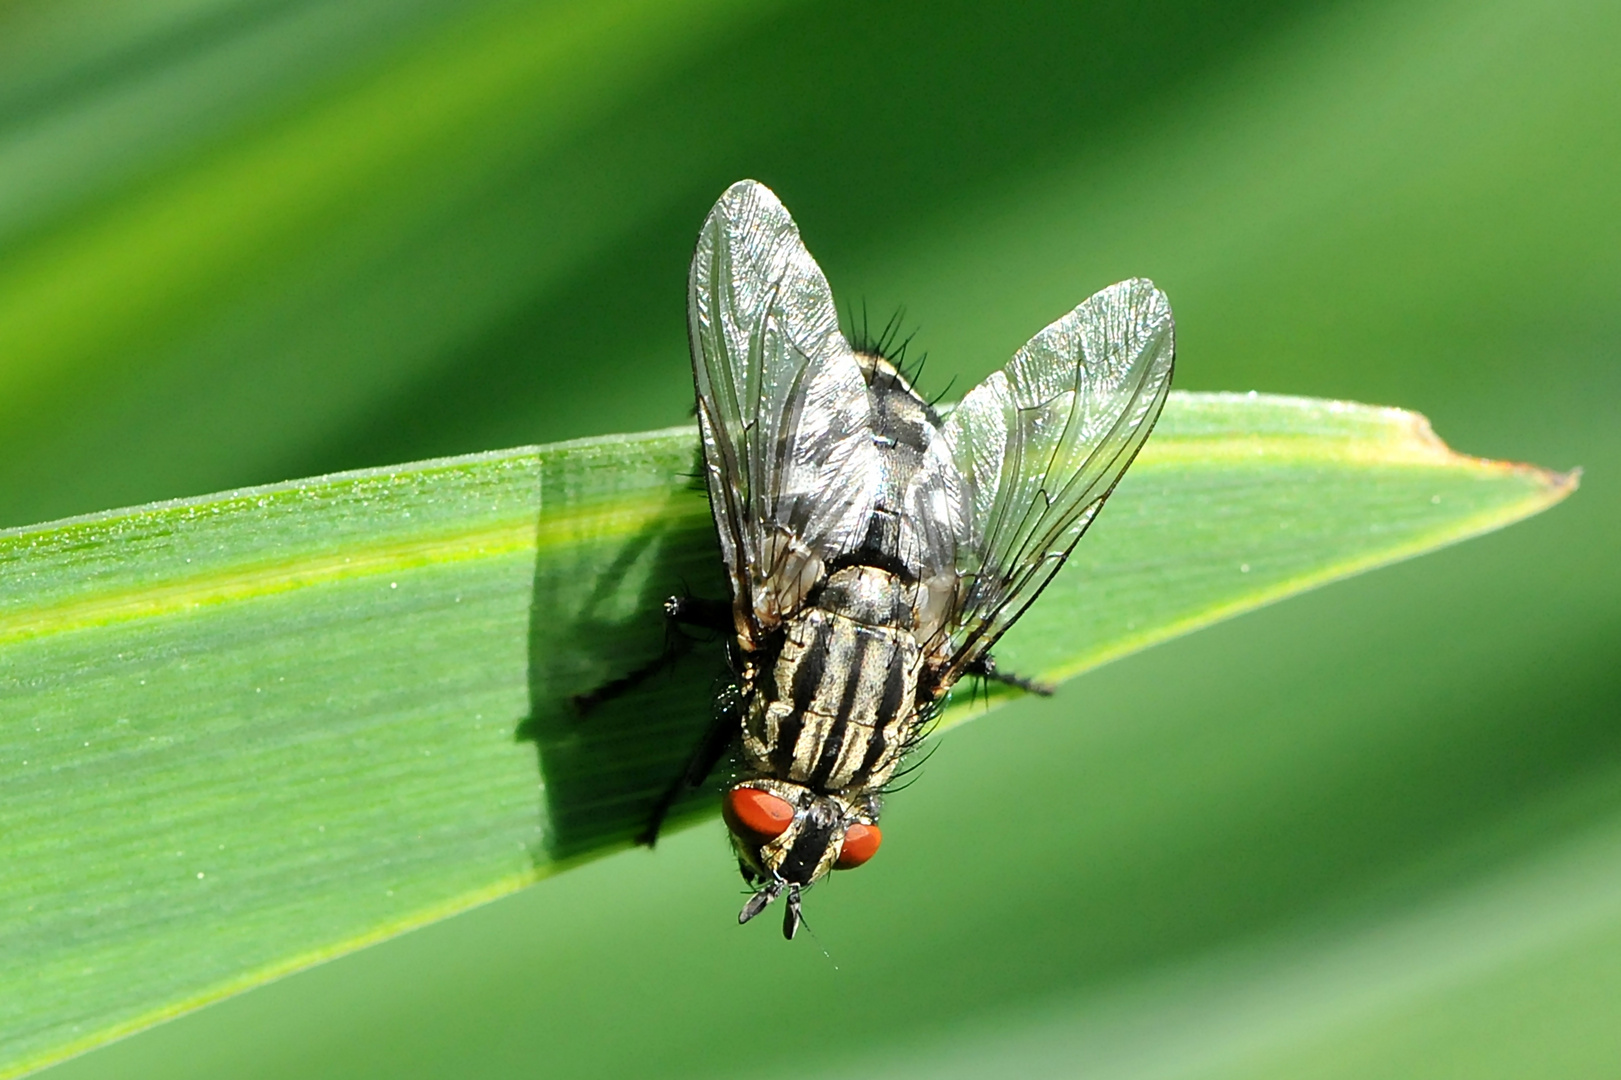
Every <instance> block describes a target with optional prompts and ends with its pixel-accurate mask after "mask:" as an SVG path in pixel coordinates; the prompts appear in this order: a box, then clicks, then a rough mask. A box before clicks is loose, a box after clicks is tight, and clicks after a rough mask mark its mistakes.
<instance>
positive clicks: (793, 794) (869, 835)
mask: <svg viewBox="0 0 1621 1080" xmlns="http://www.w3.org/2000/svg"><path fill="white" fill-rule="evenodd" d="M723 809H724V813H725V817H726V824H727V827H728V828H730V829H731V831H732V847H733V848H734V849H735V850H736V851H737V862H738V868H739V869H740V870H741V871H742V872H743V880H745V881H747V882H748V883H749V885H750V887H752V888H754V889H755V890H756V891H755V893H754V895H753V896H752V897H751V898H750V899H749V902H748V903H747V904H745V905H744V906H743V910H742V912H741V913H739V915H738V917H737V918H738V922H748V921H749V920H750V919H752V918H754V917H755V916H756V915H758V914H759V913H760V912H761V911H763V910H764V909H765V907H766V905H767V904H769V903H771V901H773V900H775V899H776V898H777V897H779V896H781V895H783V894H784V893H786V894H787V897H788V901H787V910H786V911H785V912H784V913H783V924H782V932H783V936H784V937H787V938H789V939H792V938H793V936H794V933H795V932H796V931H797V930H798V929H799V923H800V917H799V894H800V891H801V890H803V889H806V888H809V887H810V886H811V885H814V884H815V883H816V882H818V881H820V880H821V879H822V878H823V877H825V876H827V873H828V871H829V870H848V869H851V868H852V867H857V866H860V865H861V864H862V863H864V862H866V861H867V860H868V859H870V858H872V857H873V855H874V854H876V853H877V851H878V844H879V842H880V841H881V840H882V839H883V837H882V835H881V834H880V833H879V831H878V824H877V803H876V801H872V800H867V801H863V802H860V803H852V802H850V801H849V800H846V799H843V798H840V797H839V796H837V795H823V794H818V793H817V792H814V791H812V790H811V789H810V788H807V787H805V786H804V785H802V784H795V783H792V782H790V781H787V780H773V779H768V778H761V779H756V780H745V781H742V782H741V783H738V784H736V785H734V786H733V787H732V789H731V790H730V791H728V792H727V793H726V799H725V801H724V803H723Z"/></svg>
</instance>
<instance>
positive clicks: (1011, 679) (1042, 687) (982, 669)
mask: <svg viewBox="0 0 1621 1080" xmlns="http://www.w3.org/2000/svg"><path fill="white" fill-rule="evenodd" d="M965 673H966V674H969V675H978V676H979V677H980V678H982V679H984V680H985V681H986V682H999V683H1006V684H1007V685H1008V686H1016V687H1018V688H1019V689H1020V690H1023V691H1024V692H1025V693H1027V694H1040V695H1041V696H1042V697H1051V696H1052V693H1053V688H1052V687H1050V686H1048V685H1047V684H1046V683H1042V682H1037V681H1036V680H1034V679H1027V678H1025V677H1024V676H1023V675H1015V674H1013V673H1012V672H1011V671H998V670H997V669H996V659H995V658H994V657H993V656H991V654H990V653H986V654H985V655H984V656H982V657H980V658H979V659H978V660H975V661H974V662H973V663H972V664H969V665H968V667H967V668H966V669H965Z"/></svg>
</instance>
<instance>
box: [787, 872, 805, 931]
mask: <svg viewBox="0 0 1621 1080" xmlns="http://www.w3.org/2000/svg"><path fill="white" fill-rule="evenodd" d="M804 921H805V916H804V915H803V914H801V913H800V910H799V886H798V885H790V886H788V906H787V908H785V909H784V910H783V913H782V936H783V937H784V938H787V939H788V940H789V941H792V940H794V935H795V934H797V933H798V932H799V927H800V924H801V923H803V922H804Z"/></svg>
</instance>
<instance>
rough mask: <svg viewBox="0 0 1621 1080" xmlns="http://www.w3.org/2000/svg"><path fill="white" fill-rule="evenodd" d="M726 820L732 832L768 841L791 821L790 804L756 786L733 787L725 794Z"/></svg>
mask: <svg viewBox="0 0 1621 1080" xmlns="http://www.w3.org/2000/svg"><path fill="white" fill-rule="evenodd" d="M725 810H726V823H727V824H728V825H730V826H731V827H732V831H733V832H735V833H738V834H739V835H742V834H744V833H750V834H753V835H754V836H759V837H764V838H765V839H767V840H769V839H771V838H772V837H774V836H781V835H782V834H783V833H785V832H787V831H788V826H790V825H792V824H793V823H794V807H793V804H792V803H790V802H789V801H788V800H787V799H784V798H780V797H778V796H776V795H773V794H771V792H769V791H761V790H760V789H759V788H751V787H740V788H733V789H732V790H731V791H728V792H727V793H726V806H725Z"/></svg>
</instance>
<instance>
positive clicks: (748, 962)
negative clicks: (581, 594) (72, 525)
mask: <svg viewBox="0 0 1621 1080" xmlns="http://www.w3.org/2000/svg"><path fill="white" fill-rule="evenodd" d="M1618 50H1621V7H1618V6H1617V5H1615V4H1613V3H1605V2H1599V0H1594V2H1588V3H1582V2H1547V0H1543V2H1537V3H1533V2H1530V0H1516V2H1492V0H1486V2H1479V0H1476V2H1463V0H1404V2H1395V0H1346V2H1342V3H1321V2H1319V3H1300V2H1288V0H1275V2H1270V3H1248V4H1242V5H1238V4H1215V3H1209V4H1196V3H1174V2H1170V0H1157V2H1154V0H1151V2H1143V3H1127V2H1123V0H1116V2H1105V3H1100V2H1091V3H1083V4H1072V3H1032V4H1023V5H1019V6H1017V7H1009V8H1008V9H1007V10H1004V9H1002V8H999V7H997V8H993V7H990V6H985V5H978V4H966V3H936V4H929V5H922V4H918V5H904V4H873V3H830V4H819V5H812V4H809V3H802V4H787V3H776V4H755V5H745V4H741V3H727V2H721V0H708V2H698V0H686V2H682V3H671V2H666V3H648V2H634V0H612V2H607V3H603V2H598V3H590V4H586V3H579V4H570V3H550V4H548V3H538V2H528V3H515V2H510V0H494V2H482V3H468V2H465V0H463V2H458V3H450V2H448V0H387V2H385V0H325V2H289V0H149V2H144V3H134V2H132V0H111V2H109V0H56V2H50V3H47V2H43V0H10V2H7V3H3V4H0V525H15V524H24V523H28V522H34V521H39V520H44V519H48V518H52V517H57V516H62V515H67V514H73V513H79V512H84V511H90V510H96V509H101V508H105V507H109V506H114V505H120V504H129V503H135V502H141V501H145V500H150V499H156V498H163V497H168V496H180V495H190V494H197V493H201V492H205V491H210V490H215V489H220V488H226V487H231V486H235V485H242V484H250V483H257V482H264V481H274V480H280V479H286V478H289V477H293V476H298V475H305V474H311V473H316V472H321V471H326V470H333V469H342V468H349V467H356V466H363V465H373V464H384V463H388V462H393V461H403V460H408V459H412V458H420V457H427V456H431V455H436V454H449V453H459V452H464V451H474V450H481V449H489V448H495V447H500V446H507V445H514V444H519V443H532V442H544V441H550V440H555V439H563V438H569V437H573V436H580V435H590V434H599V433H604V432H609V431H625V430H636V429H640V428H649V427H655V426H662V425H667V424H672V423H681V422H683V421H684V418H685V417H686V416H687V415H688V409H689V408H690V399H691V389H690V381H689V380H690V375H689V371H688V368H687V363H686V342H685V329H684V310H683V304H684V297H683V282H684V275H685V269H686V262H687V259H688V257H689V254H690V247H691V242H692V239H693V236H694V235H695V232H696V229H697V226H698V224H699V222H700V221H701V220H702V217H703V214H704V213H705V211H706V210H707V209H708V206H709V204H710V203H711V202H712V201H713V199H714V198H715V197H716V195H718V194H719V192H720V191H721V190H722V189H723V188H724V187H725V186H726V185H727V184H728V183H730V182H731V181H733V180H735V179H737V178H739V177H741V176H753V177H756V178H758V179H760V180H763V181H765V182H766V183H768V184H770V185H772V186H773V187H774V188H775V189H776V191H777V192H778V194H779V195H780V196H781V197H782V198H783V199H784V201H785V202H786V203H787V205H788V206H789V207H790V208H791V209H792V210H793V212H794V213H795V215H796V216H797V218H798V219H799V221H800V223H801V226H802V228H803V230H804V233H805V236H806V239H807V241H808V243H809V245H810V246H811V248H812V250H813V251H814V252H815V253H816V254H817V256H818V257H819V258H820V260H821V261H822V263H823V265H824V267H825V268H826V269H827V271H828V273H829V276H830V277H831V279H832V282H833V285H834V289H835V292H836V294H837V295H839V296H840V297H841V298H842V300H843V301H844V302H845V303H846V304H847V305H853V306H854V307H856V308H859V307H860V305H862V304H863V303H864V304H865V305H866V307H867V310H869V311H870V312H875V313H879V315H880V316H887V315H888V314H889V313H890V312H892V311H894V310H895V309H896V308H898V307H900V306H902V305H904V306H905V309H906V320H905V321H906V326H907V328H908V329H916V330H917V331H918V335H917V338H916V343H915V345H916V346H917V347H921V348H923V349H926V350H927V351H928V353H929V356H930V361H929V369H928V372H927V375H926V377H925V380H924V382H925V387H926V388H929V389H933V390H940V389H943V388H944V387H946V386H948V385H954V386H955V388H956V390H955V392H958V393H960V392H961V391H962V389H964V388H965V387H966V386H968V385H971V383H972V382H973V381H974V380H976V379H977V378H979V377H981V376H982V375H984V374H985V373H986V372H988V371H989V370H991V369H993V368H995V367H997V366H999V365H1000V364H1001V363H1002V362H1003V361H1004V360H1005V359H1006V358H1007V357H1008V356H1009V355H1010V354H1011V352H1012V351H1013V349H1014V348H1016V347H1017V346H1018V345H1019V344H1021V343H1022V342H1023V341H1024V340H1025V338H1027V337H1028V336H1029V335H1030V334H1031V333H1033V332H1034V331H1035V330H1036V329H1038V328H1039V327H1040V326H1042V325H1044V324H1045V323H1046V322H1047V321H1048V320H1050V319H1051V318H1053V317H1055V316H1056V315H1057V314H1059V313H1061V312H1062V311H1064V310H1066V309H1067V308H1069V307H1070V306H1072V305H1073V304H1074V303H1075V302H1076V301H1077V300H1079V299H1081V298H1082V297H1084V296H1085V295H1087V294H1088V293H1090V292H1092V291H1093V290H1095V289H1097V288H1099V287H1101V286H1102V285H1104V284H1107V283H1108V282H1111V281H1114V280H1117V279H1119V278H1122V277H1126V276H1129V275H1133V274H1143V275H1148V276H1152V277H1153V278H1154V279H1155V280H1156V281H1157V282H1158V283H1159V284H1160V285H1161V286H1162V287H1164V288H1165V289H1166V290H1167V291H1168V292H1169V294H1170V296H1171V298H1172V300H1173V303H1174V304H1175V306H1176V310H1177V315H1178V323H1179V326H1178V331H1179V345H1180V350H1179V359H1180V363H1179V368H1178V385H1179V386H1180V387H1182V388H1184V389H1196V390H1203V389H1232V390H1246V389H1252V388H1253V389H1260V390H1266V391H1272V392H1283V393H1301V394H1312V395H1321V396H1330V397H1343V398H1351V399H1357V400H1363V401H1371V402H1376V403H1383V404H1394V405H1401V406H1405V407H1408V408H1413V409H1418V410H1420V411H1423V412H1425V413H1426V414H1428V415H1429V416H1430V417H1431V418H1432V419H1433V420H1434V422H1435V426H1436V428H1437V430H1438V431H1439V432H1440V433H1441V434H1442V435H1443V436H1444V437H1445V438H1447V439H1448V441H1449V442H1451V443H1452V444H1453V445H1454V446H1457V447H1459V448H1460V449H1463V450H1466V451H1469V452H1473V453H1479V454H1483V455H1489V456H1493V457H1504V458H1512V459H1520V460H1529V461H1535V462H1538V463H1540V464H1544V465H1550V466H1555V467H1560V468H1564V467H1570V466H1574V465H1581V466H1584V467H1585V468H1586V470H1587V471H1586V474H1585V478H1584V482H1583V488H1582V490H1581V491H1580V492H1579V493H1578V494H1577V495H1576V496H1575V497H1574V498H1573V499H1571V500H1570V502H1569V503H1567V504H1566V505H1563V506H1560V507H1558V508H1557V509H1555V510H1554V511H1552V512H1550V513H1549V514H1547V515H1545V516H1543V517H1541V518H1538V519H1535V520H1533V521H1531V522H1529V523H1527V524H1524V525H1519V526H1516V527H1514V528H1513V529H1511V530H1509V531H1507V532H1504V533H1501V534H1498V535H1495V536H1492V537H1488V538H1486V539H1484V540H1481V541H1475V542H1472V543H1470V544H1468V545H1465V546H1463V547H1460V548H1456V549H1452V550H1449V551H1447V552H1443V553H1441V554H1439V555H1434V556H1430V557H1427V558H1425V559H1422V560H1419V561H1417V562H1413V563H1409V564H1405V565H1403V566H1400V567H1397V568H1394V569H1391V570H1386V571H1381V572H1380V573H1378V574H1374V575H1370V576H1368V577H1364V578H1361V579H1357V580H1355V581H1352V582H1349V583H1345V584H1340V585H1336V586H1334V587H1332V588H1330V589H1327V590H1324V591H1321V592H1318V593H1315V594H1312V595H1310V596H1308V597H1306V598H1304V599H1301V600H1296V601H1291V602H1290V603H1288V604H1285V605H1281V606H1279V607H1276V608H1272V609H1269V610H1266V611H1263V612H1261V613H1258V614H1255V615H1250V616H1246V617H1245V618H1243V619H1241V620H1239V621H1236V622H1233V623H1230V624H1227V625H1225V626H1222V627H1219V628H1217V629H1215V630H1212V631H1208V632H1205V633H1202V634H1199V635H1196V636H1194V637H1191V638H1188V639H1186V640H1183V641H1180V642H1177V643H1174V644H1172V645H1169V646H1165V647H1161V648H1159V649H1156V650H1153V651H1151V652H1149V653H1146V654H1143V655H1141V656H1138V657H1135V658H1133V659H1130V660H1128V661H1124V662H1121V663H1117V664H1115V665H1113V666H1111V667H1109V668H1106V669H1104V670H1102V671H1100V672H1098V673H1096V674H1093V675H1090V676H1088V677H1086V678H1085V679H1083V680H1081V681H1079V682H1076V683H1074V684H1071V685H1070V686H1069V687H1067V688H1066V689H1065V690H1064V691H1063V692H1062V693H1060V694H1059V695H1058V696H1057V697H1056V698H1054V699H1052V700H1050V701H1044V702H1037V701H1029V702H1024V703H1021V704H1019V705H1018V706H1017V707H1015V708H1012V709H1009V710H1008V711H1006V712H1005V713H1002V714H999V715H998V716H997V717H996V718H994V719H991V720H987V721H986V722H984V723H980V724H974V725H970V726H969V727H968V728H967V729H964V730H963V731H961V732H959V733H955V734H953V735H951V736H950V737H949V738H947V739H944V740H942V741H941V743H940V744H939V747H938V752H937V753H935V755H934V756H933V757H932V758H931V759H930V761H929V764H928V766H927V768H926V769H925V770H924V773H923V776H922V779H921V782H919V783H918V784H917V785H916V786H915V787H913V788H911V789H909V790H908V791H907V792H905V794H904V795H901V796H899V797H897V798H895V799H894V800H893V801H892V803H891V806H890V809H889V811H888V815H887V816H886V819H885V830H886V834H887V835H888V836H889V838H890V842H889V844H888V845H886V848H885V852H884V856H883V858H881V859H878V860H875V861H874V863H873V864H872V865H871V866H870V867H868V868H866V869H864V870H863V871H862V872H861V873H860V874H852V875H848V876H841V877H840V878H839V879H838V880H837V881H836V882H834V883H833V884H830V885H829V886H827V887H825V888H822V889H818V890H817V892H816V894H815V895H814V897H813V898H812V899H813V901H814V902H813V903H812V904H811V905H810V910H809V912H808V913H809V916H810V920H811V927H812V929H813V930H814V931H815V936H814V937H812V938H809V939H802V940H801V941H798V942H796V943H794V944H793V945H792V946H789V945H786V944H785V943H784V942H782V941H781V940H780V938H778V937H777V936H776V934H775V931H774V929H773V928H772V927H757V926H750V927H748V928H747V929H746V930H739V929H738V928H737V927H736V926H735V925H733V913H734V910H735V908H736V906H737V903H738V901H739V896H738V883H737V882H736V880H735V877H734V874H735V871H734V870H733V869H732V868H731V866H730V865H729V860H728V857H727V855H726V852H725V845H724V842H723V840H722V838H721V831H720V828H719V826H718V825H717V824H713V823H712V824H710V825H706V826H704V827H701V828H698V829H694V830H692V831H689V832H686V833H683V834H680V835H678V836H676V837H674V838H672V839H671V840H669V841H668V842H667V843H664V844H661V845H660V847H659V849H658V850H657V852H655V853H652V854H649V853H647V852H644V851H633V852H628V853H625V854H621V855H618V856H615V857H613V858H610V859H606V860H603V861H601V862H598V863H595V864H592V865H589V866H586V867H582V868H579V869H576V870H572V871H570V872H568V873H566V874H563V875H562V876H560V877H558V878H556V879H555V880H551V881H547V882H544V883H542V884H541V885H539V886H537V887H535V888H533V889H530V890H528V891H527V892H526V893H524V894H521V895H519V896H516V897H513V898H510V899H507V900H504V901H501V902H499V903H496V904H492V905H490V906H488V907H485V908H483V909H480V910H477V911H474V912H472V913H469V914H466V915H463V916H460V917H457V918H455V919H452V920H449V921H447V922H444V923H440V924H438V925H436V926H433V927H430V928H429V929H427V930H424V931H420V932H417V933H414V934H411V935H408V936H406V937H404V938H400V939H397V940H395V941H393V942H390V943H388V944H386V945H383V946H379V947H376V948H373V949H370V950H367V951H365V952H362V953H359V954H356V955H353V956H350V957H347V958H345V959H343V960H340V961H337V962H335V963H332V964H328V965H326V966H324V967H321V968H317V969H315V970H312V971H308V972H305V973H303V974H300V975H297V976H294V977H292V978H289V979H287V980H284V981H282V982H280V983H277V984H274V985H271V986H269V987H266V988H263V989H260V990H257V991H254V992H252V993H250V994H247V995H244V996H241V997H238V998H235V999H233V1000H231V1001H228V1002H226V1003H224V1004H222V1005H219V1006H215V1007H211V1008H209V1009H206V1010H204V1011H202V1012H199V1013H196V1014H194V1015H191V1016H189V1017H187V1018H185V1019H183V1020H180V1021H178V1022H175V1023H171V1024H168V1025H166V1026H163V1027H160V1028H158V1029H155V1030H153V1031H150V1032H148V1033H145V1034H142V1035H139V1036H137V1037H135V1038H132V1039H130V1040H127V1041H125V1042H122V1043H119V1044H117V1045H114V1046H112V1047H109V1048H107V1049H104V1050H101V1051H97V1052H95V1053H93V1054H90V1055H88V1056H86V1057H83V1058H81V1059H78V1060H76V1061H74V1062H71V1063H69V1064H67V1065H64V1066H61V1067H59V1068H58V1070H57V1071H56V1072H54V1073H53V1074H52V1075H53V1076H60V1077H62V1078H64V1080H67V1078H69V1077H72V1078H84V1080H89V1078H91V1077H98V1078H99V1077H119V1078H129V1077H147V1076H150V1077H159V1076H161V1077H167V1078H173V1077H193V1076H195V1077H204V1076H231V1077H282V1076H295V1075H296V1076H300V1077H326V1076H330V1077H366V1076H378V1077H381V1076H389V1077H393V1078H399V1077H413V1076H481V1077H482V1076H490V1077H506V1076H530V1075H557V1076H572V1075H582V1076H583V1075H589V1076H630V1075H650V1074H651V1075H660V1076H700V1075H702V1076H744V1075H760V1074H774V1073H777V1072H782V1073H790V1072H791V1073H793V1074H795V1075H812V1076H827V1077H844V1076H862V1077H889V1076H897V1077H900V1076H919V1077H921V1076H985V1075H1002V1074H1014V1075H1028V1076H1048V1075H1050V1076H1070V1075H1078V1074H1084V1075H1087V1076H1089V1077H1122V1078H1126V1077H1130V1078H1138V1077H1155V1078H1160V1077H1200V1078H1203V1077H1280V1078H1281V1077H1300V1076H1312V1077H1347V1078H1349V1077H1368V1076H1379V1077H1407V1076H1411V1077H1464V1076H1467V1077H1470V1078H1471V1080H1474V1078H1482V1077H1497V1076H1502V1077H1523V1076H1533V1075H1534V1076H1538V1077H1594V1076H1601V1075H1616V1074H1618V1073H1621V1037H1618V1036H1617V1034H1616V1033H1617V1032H1618V1031H1621V664H1618V660H1621V566H1618V560H1617V557H1616V556H1617V550H1618V547H1621V545H1618V543H1617V537H1618V535H1621V487H1618V486H1617V484H1616V481H1615V476H1616V470H1617V467H1618V466H1621V423H1618V421H1621V411H1618V405H1621V393H1618V392H1621V363H1618V359H1621V183H1618V181H1617V176H1618V175H1621V64H1617V63H1616V61H1615V57H1616V56H1617V54H1618Z"/></svg>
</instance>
